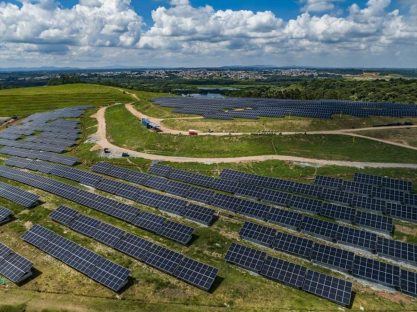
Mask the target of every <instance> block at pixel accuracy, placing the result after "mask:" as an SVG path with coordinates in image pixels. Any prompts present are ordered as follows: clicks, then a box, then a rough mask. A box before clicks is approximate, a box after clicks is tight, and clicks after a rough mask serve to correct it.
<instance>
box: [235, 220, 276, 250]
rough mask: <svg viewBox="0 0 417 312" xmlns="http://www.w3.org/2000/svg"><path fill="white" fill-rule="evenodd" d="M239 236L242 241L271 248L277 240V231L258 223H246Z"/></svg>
mask: <svg viewBox="0 0 417 312" xmlns="http://www.w3.org/2000/svg"><path fill="white" fill-rule="evenodd" d="M239 235H240V237H241V238H242V239H245V240H249V241H252V242H255V243H257V244H260V245H264V246H267V247H271V245H272V243H273V242H274V240H275V236H276V235H277V231H276V230H275V229H272V228H268V227H266V226H262V225H259V224H256V223H252V222H245V224H244V225H243V227H242V229H241V230H240V232H239Z"/></svg>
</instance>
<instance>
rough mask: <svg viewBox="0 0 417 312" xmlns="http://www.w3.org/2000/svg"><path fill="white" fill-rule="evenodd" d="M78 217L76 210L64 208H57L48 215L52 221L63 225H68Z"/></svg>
mask: <svg viewBox="0 0 417 312" xmlns="http://www.w3.org/2000/svg"><path fill="white" fill-rule="evenodd" d="M78 216H79V213H78V212H77V211H76V210H73V209H71V208H68V207H65V206H59V207H58V208H57V209H55V210H54V211H53V212H52V213H51V214H50V217H51V219H52V220H54V221H57V222H59V223H61V224H64V225H70V224H71V222H72V221H73V220H75V219H76V218H77V217H78Z"/></svg>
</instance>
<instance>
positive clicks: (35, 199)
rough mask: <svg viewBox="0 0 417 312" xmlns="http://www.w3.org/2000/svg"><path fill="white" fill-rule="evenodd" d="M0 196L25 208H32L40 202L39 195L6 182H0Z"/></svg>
mask: <svg viewBox="0 0 417 312" xmlns="http://www.w3.org/2000/svg"><path fill="white" fill-rule="evenodd" d="M0 197H2V198H5V199H7V200H10V201H12V202H14V203H16V204H18V205H21V206H23V207H25V208H32V207H34V206H36V205H37V204H38V203H39V196H37V195H35V194H32V193H30V192H28V191H25V190H22V189H20V188H18V187H15V186H12V185H9V184H7V183H4V182H0Z"/></svg>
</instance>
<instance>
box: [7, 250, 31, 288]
mask: <svg viewBox="0 0 417 312" xmlns="http://www.w3.org/2000/svg"><path fill="white" fill-rule="evenodd" d="M0 275H2V276H4V277H6V278H7V279H9V280H10V281H12V282H13V283H16V284H19V283H21V282H23V281H24V280H26V279H27V278H29V277H30V276H31V275H32V263H31V262H30V261H29V260H27V259H26V258H24V257H22V256H20V255H19V254H17V253H15V252H14V251H13V250H11V249H10V248H9V247H7V246H6V245H3V244H2V243H0Z"/></svg>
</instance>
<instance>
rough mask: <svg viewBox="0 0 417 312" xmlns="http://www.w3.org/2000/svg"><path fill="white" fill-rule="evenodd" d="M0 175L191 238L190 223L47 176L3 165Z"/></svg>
mask: <svg viewBox="0 0 417 312" xmlns="http://www.w3.org/2000/svg"><path fill="white" fill-rule="evenodd" d="M0 176H2V177H5V178H8V179H11V180H14V181H18V182H21V183H24V184H27V185H30V186H33V187H36V188H39V189H42V190H44V191H46V192H50V193H52V194H55V195H58V196H61V197H64V198H66V199H68V200H71V201H74V202H76V203H78V204H81V205H84V206H87V207H89V208H92V209H95V210H98V211H100V212H103V213H105V214H107V215H110V216H113V217H116V218H118V219H121V220H123V221H126V222H129V223H131V224H133V225H136V226H138V227H140V228H143V229H146V230H148V231H151V232H154V233H156V234H159V235H162V236H164V237H166V238H170V239H173V240H175V241H177V242H186V243H188V242H189V241H190V240H191V238H192V231H193V229H192V228H191V227H188V226H185V225H182V224H180V223H176V222H173V221H169V220H167V219H166V218H163V217H160V216H156V215H153V214H150V213H147V212H142V211H141V210H139V209H138V208H135V207H133V206H129V205H126V204H123V203H120V202H117V201H115V200H112V199H109V198H107V197H104V196H101V195H96V194H94V193H91V192H87V191H84V190H81V189H79V188H76V187H73V186H71V185H68V184H65V183H62V182H58V181H56V180H53V179H50V178H45V177H41V176H38V175H35V174H31V173H28V172H22V171H19V170H16V169H12V168H9V167H4V166H0ZM162 223H164V226H163V227H161V224H162ZM187 235H188V237H187Z"/></svg>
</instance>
